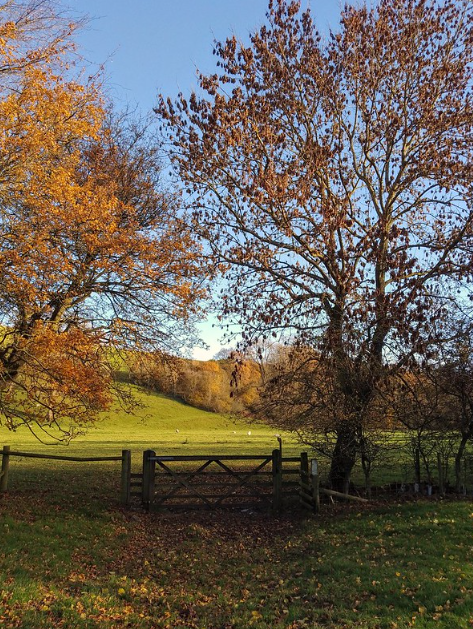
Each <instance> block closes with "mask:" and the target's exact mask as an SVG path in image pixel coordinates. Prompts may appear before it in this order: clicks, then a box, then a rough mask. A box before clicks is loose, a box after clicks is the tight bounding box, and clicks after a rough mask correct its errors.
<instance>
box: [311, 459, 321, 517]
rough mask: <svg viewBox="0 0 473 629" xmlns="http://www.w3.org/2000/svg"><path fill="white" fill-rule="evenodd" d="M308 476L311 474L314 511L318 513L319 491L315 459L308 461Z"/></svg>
mask: <svg viewBox="0 0 473 629" xmlns="http://www.w3.org/2000/svg"><path fill="white" fill-rule="evenodd" d="M310 476H311V481H312V482H311V485H312V500H313V501H314V513H319V511H320V492H319V485H320V479H319V464H318V463H317V459H311V462H310Z"/></svg>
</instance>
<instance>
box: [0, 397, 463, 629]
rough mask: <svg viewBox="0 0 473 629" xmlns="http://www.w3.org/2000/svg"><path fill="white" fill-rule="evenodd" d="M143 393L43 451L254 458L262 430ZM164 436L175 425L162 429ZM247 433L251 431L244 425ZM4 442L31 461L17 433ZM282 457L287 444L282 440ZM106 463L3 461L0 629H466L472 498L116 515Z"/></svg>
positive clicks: (114, 477) (270, 435) (27, 444)
mask: <svg viewBox="0 0 473 629" xmlns="http://www.w3.org/2000/svg"><path fill="white" fill-rule="evenodd" d="M141 395H142V401H143V402H146V404H147V408H146V409H145V408H143V409H142V412H141V413H140V416H136V417H126V416H123V415H122V414H120V413H117V415H116V416H115V417H111V418H109V419H107V420H104V422H103V423H102V424H101V425H100V426H98V427H97V428H96V429H93V430H91V431H90V432H89V433H88V435H87V436H86V437H85V438H81V439H80V440H79V441H77V442H76V443H73V444H71V445H70V446H69V447H68V448H65V447H62V446H61V447H59V446H57V447H49V451H53V453H58V452H59V451H61V452H64V451H65V452H69V453H71V454H89V455H92V454H94V455H95V454H99V455H100V454H101V455H108V454H115V453H119V452H120V450H121V449H122V448H123V447H130V448H131V449H132V451H133V452H134V454H135V458H136V463H138V462H139V457H140V456H141V451H142V450H143V449H145V448H149V447H151V448H153V449H155V450H157V451H160V452H164V453H169V452H174V451H177V450H179V451H182V449H183V448H184V449H185V448H187V449H189V450H191V451H193V452H197V451H199V452H217V451H219V452H223V451H225V452H234V451H238V452H241V451H242V450H243V451H247V452H263V453H266V452H268V451H270V450H271V449H272V448H273V447H275V445H276V440H275V438H274V431H271V430H268V429H267V428H264V427H258V426H255V425H250V426H249V425H247V424H244V423H241V422H237V423H233V422H231V421H230V420H229V419H226V418H224V417H221V416H217V415H214V414H210V413H202V412H201V411H197V410H195V409H192V408H190V407H186V406H183V405H177V404H176V403H174V402H172V401H170V400H167V399H166V398H161V397H159V396H148V395H146V394H141ZM176 430H179V432H178V433H177V432H176ZM249 430H251V433H252V434H251V435H248V434H247V433H248V431H249ZM0 436H1V437H2V441H3V442H4V443H8V444H10V445H11V446H12V447H14V448H19V447H22V448H24V449H27V450H31V451H36V452H40V451H42V452H44V451H45V450H46V446H40V445H39V444H37V443H35V442H34V441H33V440H32V439H31V437H30V436H29V435H27V434H25V435H22V434H21V433H20V432H18V433H16V434H14V435H12V434H11V433H7V434H5V431H2V432H0ZM284 444H285V447H287V448H288V450H290V449H291V448H294V451H296V452H297V451H299V450H300V448H299V447H298V446H297V444H295V443H294V442H291V441H290V439H289V438H288V437H285V438H284ZM119 476H120V473H119V463H91V464H82V463H60V462H45V461H37V460H36V461H35V460H26V459H25V460H20V461H15V460H13V459H12V464H11V482H10V491H9V493H8V494H5V495H3V496H1V497H0V535H1V538H0V539H1V543H0V627H2V628H3V627H5V629H10V628H18V629H39V628H44V629H46V628H47V629H50V628H53V627H64V628H66V629H99V628H100V629H114V628H117V629H118V628H121V627H130V628H136V629H153V628H155V629H158V628H167V629H173V628H174V627H183V628H187V629H248V628H254V629H263V628H264V629H297V628H299V629H302V628H313V629H318V628H322V627H324V628H325V627H328V628H332V629H343V628H349V627H359V628H364V629H405V628H407V627H420V628H427V627H432V628H433V627H441V628H447V629H450V628H451V629H454V628H456V627H459V628H467V627H472V626H473V585H472V584H473V504H472V503H471V502H470V501H467V500H458V501H452V502H449V501H431V502H422V501H421V502H403V503H392V504H389V505H388V504H377V503H376V502H374V503H372V504H371V505H368V506H367V507H364V508H362V509H360V507H358V506H356V507H347V506H346V505H343V506H342V505H340V506H338V505H335V506H330V505H325V506H324V508H323V512H322V514H321V515H320V516H306V517H305V518H304V517H301V515H300V514H288V513H286V514H284V515H283V516H281V517H279V518H272V517H270V516H269V515H267V514H263V513H260V514H258V513H248V512H245V513H242V512H238V511H236V512H232V513H225V512H212V513H207V512H202V513H198V512H194V513H190V514H167V515H166V514H146V513H142V512H140V511H126V510H123V509H121V508H120V507H119V506H118V495H119V481H120V479H119Z"/></svg>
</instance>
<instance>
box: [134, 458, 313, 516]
mask: <svg viewBox="0 0 473 629" xmlns="http://www.w3.org/2000/svg"><path fill="white" fill-rule="evenodd" d="M306 457H307V455H305V459H304V456H302V457H283V456H282V453H281V451H280V450H273V452H272V453H271V454H270V455H228V454H227V455H205V456H204V455H178V456H160V455H157V454H156V453H155V452H154V451H153V450H146V451H145V452H144V454H143V481H142V503H143V506H144V507H145V508H146V509H148V510H157V509H160V508H164V507H165V508H171V509H192V508H193V509H195V508H202V507H204V508H207V509H218V508H223V507H227V508H232V507H233V508H238V509H245V508H248V509H250V508H261V507H263V508H264V507H267V508H270V509H271V510H272V511H274V512H278V511H280V510H281V509H282V507H283V505H285V504H286V503H287V502H288V501H289V500H291V499H293V498H294V497H297V496H298V495H299V490H300V476H301V461H304V460H306ZM302 465H303V463H302Z"/></svg>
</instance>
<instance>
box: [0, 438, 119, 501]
mask: <svg viewBox="0 0 473 629" xmlns="http://www.w3.org/2000/svg"><path fill="white" fill-rule="evenodd" d="M0 454H1V455H2V467H1V470H0V492H5V491H7V489H8V476H9V470H10V458H11V457H22V458H29V459H49V460H53V461H76V462H92V461H121V489H120V503H121V504H122V505H129V503H130V475H131V451H130V450H122V453H121V455H119V456H94V457H79V456H62V455H55V454H36V453H33V452H18V451H14V450H11V448H10V446H3V449H2V450H1V451H0Z"/></svg>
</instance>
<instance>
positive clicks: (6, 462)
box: [0, 446, 10, 492]
mask: <svg viewBox="0 0 473 629" xmlns="http://www.w3.org/2000/svg"><path fill="white" fill-rule="evenodd" d="M9 467H10V446H3V456H2V471H1V472H0V492H2V491H7V489H8V468H9Z"/></svg>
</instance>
